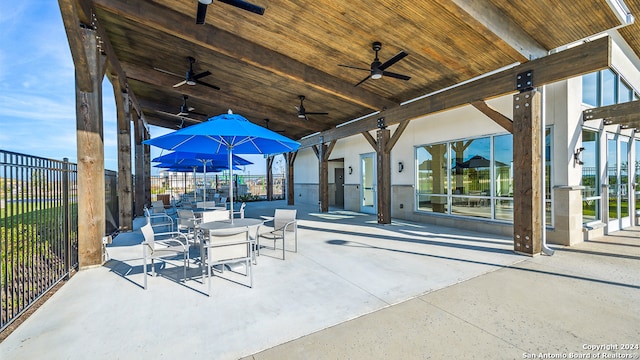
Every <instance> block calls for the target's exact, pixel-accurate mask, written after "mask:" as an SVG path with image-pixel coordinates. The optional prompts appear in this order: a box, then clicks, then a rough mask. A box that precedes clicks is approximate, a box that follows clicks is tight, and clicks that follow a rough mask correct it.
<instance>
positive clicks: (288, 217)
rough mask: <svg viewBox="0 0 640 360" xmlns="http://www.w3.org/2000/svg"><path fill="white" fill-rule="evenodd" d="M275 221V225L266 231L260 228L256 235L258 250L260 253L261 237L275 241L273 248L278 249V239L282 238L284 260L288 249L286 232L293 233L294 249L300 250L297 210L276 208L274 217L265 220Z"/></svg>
mask: <svg viewBox="0 0 640 360" xmlns="http://www.w3.org/2000/svg"><path fill="white" fill-rule="evenodd" d="M271 221H272V222H273V227H267V229H266V231H260V230H258V234H257V236H256V242H257V244H256V245H257V246H256V247H257V251H258V255H260V239H267V240H272V241H273V250H276V241H277V240H282V260H284V257H285V251H286V246H285V245H286V234H287V233H291V232H292V233H293V237H294V251H293V252H298V221H297V220H296V210H295V209H294V210H292V209H276V211H275V214H274V216H273V219H271V220H267V221H265V222H271Z"/></svg>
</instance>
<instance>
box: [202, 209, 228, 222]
mask: <svg viewBox="0 0 640 360" xmlns="http://www.w3.org/2000/svg"><path fill="white" fill-rule="evenodd" d="M223 220H229V210H210V211H203V212H202V222H203V223H206V222H209V221H223Z"/></svg>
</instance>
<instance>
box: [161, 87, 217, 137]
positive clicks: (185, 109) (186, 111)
mask: <svg viewBox="0 0 640 360" xmlns="http://www.w3.org/2000/svg"><path fill="white" fill-rule="evenodd" d="M188 98H189V97H188V96H187V95H182V105H180V111H179V112H178V113H177V114H171V113H168V112H164V111H161V110H158V112H160V113H163V114H165V115H169V116H171V117H177V118H179V119H180V124H178V128H180V129H182V128H183V127H184V123H185V120H187V121H189V122H194V123H195V122H201V121H200V120H198V119H193V118H190V117H189V115H199V116H204V117H208V115H207V114H203V113H199V112H196V111H194V110H195V108H193V107H191V106H189V105H187V99H188Z"/></svg>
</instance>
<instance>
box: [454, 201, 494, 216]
mask: <svg viewBox="0 0 640 360" xmlns="http://www.w3.org/2000/svg"><path fill="white" fill-rule="evenodd" d="M451 214H455V215H463V216H471V217H480V218H486V219H490V218H491V202H489V199H488V198H484V197H465V196H453V197H452V198H451Z"/></svg>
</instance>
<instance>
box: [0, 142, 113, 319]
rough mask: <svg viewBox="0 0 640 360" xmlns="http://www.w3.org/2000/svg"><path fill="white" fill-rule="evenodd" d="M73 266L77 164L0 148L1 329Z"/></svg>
mask: <svg viewBox="0 0 640 360" xmlns="http://www.w3.org/2000/svg"><path fill="white" fill-rule="evenodd" d="M113 191H115V189H114V190H113ZM116 214H117V203H116ZM77 267H78V195H77V165H76V164H72V163H69V162H68V161H66V159H65V161H58V160H51V159H46V158H40V157H35V156H30V155H24V154H18V153H13V152H8V151H3V150H0V280H1V286H0V297H1V299H0V300H1V305H2V308H1V311H0V312H1V314H0V315H1V316H0V330H2V329H4V328H6V327H7V326H8V325H9V324H10V323H11V322H12V321H14V320H15V319H16V318H17V317H18V316H19V315H20V314H22V313H23V312H24V311H26V310H27V309H28V308H29V307H30V306H31V305H32V304H33V303H34V302H35V301H36V300H38V299H39V298H40V297H41V296H43V295H44V294H45V293H46V292H47V291H49V290H50V289H51V288H53V287H54V286H55V285H56V284H57V283H59V282H60V281H61V280H63V279H65V278H67V277H68V276H70V274H71V272H72V271H73V270H75V269H77Z"/></svg>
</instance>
